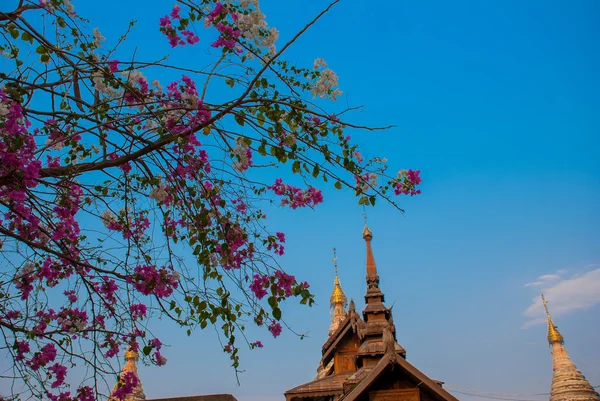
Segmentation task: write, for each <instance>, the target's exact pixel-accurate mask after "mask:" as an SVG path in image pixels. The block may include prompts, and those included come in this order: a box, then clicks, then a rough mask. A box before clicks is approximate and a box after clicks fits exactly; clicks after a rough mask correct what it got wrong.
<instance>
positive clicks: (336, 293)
mask: <svg viewBox="0 0 600 401" xmlns="http://www.w3.org/2000/svg"><path fill="white" fill-rule="evenodd" d="M332 260H333V269H334V271H335V279H334V281H333V291H332V292H331V297H330V298H329V304H330V306H331V309H332V310H333V318H332V320H331V326H329V335H331V334H332V333H333V332H334V331H335V330H336V329H337V328H338V326H339V324H340V323H341V322H342V320H344V318H345V317H346V305H347V304H348V299H347V298H346V294H344V290H342V285H341V284H340V278H339V276H338V266H337V253H336V250H335V248H333V259H332Z"/></svg>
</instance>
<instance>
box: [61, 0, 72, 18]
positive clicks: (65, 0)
mask: <svg viewBox="0 0 600 401" xmlns="http://www.w3.org/2000/svg"><path fill="white" fill-rule="evenodd" d="M63 4H64V6H65V8H66V9H67V14H69V15H75V7H74V6H73V4H71V0H63Z"/></svg>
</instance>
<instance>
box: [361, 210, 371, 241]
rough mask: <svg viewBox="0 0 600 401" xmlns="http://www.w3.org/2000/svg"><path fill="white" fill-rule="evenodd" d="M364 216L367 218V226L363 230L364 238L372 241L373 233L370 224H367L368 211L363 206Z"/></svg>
mask: <svg viewBox="0 0 600 401" xmlns="http://www.w3.org/2000/svg"><path fill="white" fill-rule="evenodd" d="M363 218H364V219H365V228H364V230H363V239H364V240H366V241H370V240H371V239H372V238H373V233H372V232H371V230H369V226H368V225H367V212H366V211H365V210H364V206H363Z"/></svg>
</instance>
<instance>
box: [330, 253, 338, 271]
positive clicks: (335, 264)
mask: <svg viewBox="0 0 600 401" xmlns="http://www.w3.org/2000/svg"><path fill="white" fill-rule="evenodd" d="M331 260H333V270H334V271H335V277H336V278H337V276H338V267H337V253H336V250H335V248H333V259H331Z"/></svg>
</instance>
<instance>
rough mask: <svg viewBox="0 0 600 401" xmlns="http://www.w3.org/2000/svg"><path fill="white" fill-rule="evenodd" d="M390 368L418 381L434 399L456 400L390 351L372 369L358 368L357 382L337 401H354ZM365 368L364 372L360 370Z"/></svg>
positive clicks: (420, 386)
mask: <svg viewBox="0 0 600 401" xmlns="http://www.w3.org/2000/svg"><path fill="white" fill-rule="evenodd" d="M392 368H399V369H400V372H399V373H405V374H407V375H408V376H410V377H412V378H413V379H414V380H415V381H417V382H419V388H421V389H422V390H423V389H424V390H426V391H427V392H428V393H429V394H430V395H431V396H432V397H433V398H434V399H436V400H440V401H458V399H457V398H455V397H454V396H453V395H452V394H450V393H449V392H447V391H446V390H444V389H443V388H442V386H441V382H439V381H437V380H432V379H430V378H429V377H427V375H426V374H425V373H423V372H421V371H420V370H419V369H417V368H416V367H414V366H413V365H411V364H410V363H409V362H408V361H407V360H406V359H404V358H400V357H393V355H392V354H391V353H388V354H387V355H385V356H384V357H383V358H381V360H380V361H379V363H377V365H376V366H375V367H374V368H372V369H364V368H361V369H359V370H358V371H357V372H356V373H355V376H357V378H359V381H358V383H357V384H356V385H355V386H354V387H353V388H352V389H351V390H350V391H348V392H347V393H346V394H344V395H343V396H342V397H341V398H339V399H338V401H355V400H357V399H358V398H359V397H360V396H361V395H363V394H364V393H365V392H366V391H368V390H369V388H370V387H371V386H372V385H373V384H374V383H375V381H376V380H377V379H378V378H379V377H380V376H381V375H382V374H383V373H385V372H386V371H388V370H389V369H392ZM361 370H365V372H361Z"/></svg>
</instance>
